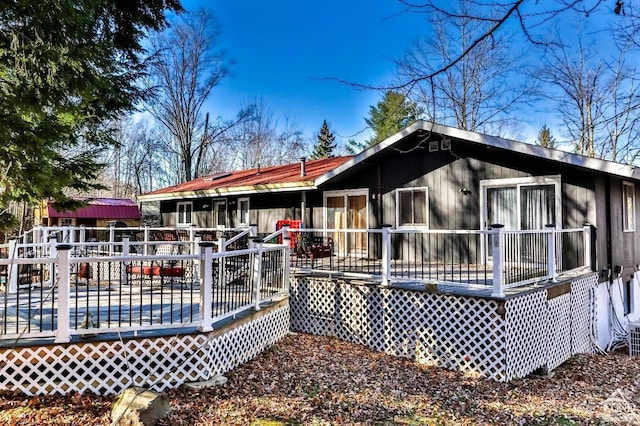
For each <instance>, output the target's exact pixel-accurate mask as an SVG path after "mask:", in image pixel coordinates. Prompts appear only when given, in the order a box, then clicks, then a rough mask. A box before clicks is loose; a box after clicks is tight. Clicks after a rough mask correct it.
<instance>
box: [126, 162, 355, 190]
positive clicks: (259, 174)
mask: <svg viewBox="0 0 640 426" xmlns="http://www.w3.org/2000/svg"><path fill="white" fill-rule="evenodd" d="M351 158H352V156H344V157H332V158H327V159H322V160H309V161H306V162H305V171H306V173H305V175H304V176H301V162H300V161H299V162H296V163H291V164H284V165H280V166H271V167H261V168H253V169H248V170H238V171H234V172H227V173H216V174H214V175H209V176H204V177H201V178H197V179H193V180H191V181H188V182H184V183H180V184H178V185H173V186H169V187H167V188H162V189H158V190H156V191H152V192H148V193H146V194H144V195H141V196H140V197H139V198H138V199H139V200H140V201H155V200H166V199H175V198H193V197H202V196H210V197H216V196H224V195H242V194H255V193H260V192H282V191H299V190H309V189H316V187H315V185H314V182H315V180H316V179H317V178H318V177H320V176H323V175H325V174H326V173H328V172H329V171H331V170H333V169H335V168H336V167H338V166H340V165H341V164H343V163H345V162H347V161H349V160H350V159H351Z"/></svg>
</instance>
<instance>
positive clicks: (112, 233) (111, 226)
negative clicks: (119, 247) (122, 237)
mask: <svg viewBox="0 0 640 426" xmlns="http://www.w3.org/2000/svg"><path fill="white" fill-rule="evenodd" d="M115 241H116V225H115V223H110V224H109V256H113V243H114V242H115Z"/></svg>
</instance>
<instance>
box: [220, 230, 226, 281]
mask: <svg viewBox="0 0 640 426" xmlns="http://www.w3.org/2000/svg"><path fill="white" fill-rule="evenodd" d="M226 244H227V240H226V238H224V237H220V238H218V253H224V252H226V251H227V246H226ZM219 260H220V263H219V266H218V285H220V286H224V285H226V283H225V282H224V277H225V276H226V271H225V269H226V266H225V260H226V258H225V257H220V258H219Z"/></svg>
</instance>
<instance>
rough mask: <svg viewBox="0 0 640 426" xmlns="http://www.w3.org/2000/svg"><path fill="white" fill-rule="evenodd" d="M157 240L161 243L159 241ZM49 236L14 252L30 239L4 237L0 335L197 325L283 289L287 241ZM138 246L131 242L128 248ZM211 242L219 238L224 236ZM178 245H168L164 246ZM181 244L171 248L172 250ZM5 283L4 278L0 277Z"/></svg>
mask: <svg viewBox="0 0 640 426" xmlns="http://www.w3.org/2000/svg"><path fill="white" fill-rule="evenodd" d="M162 243H165V246H166V242H162ZM162 243H161V242H147V243H145V242H137V243H135V244H133V243H131V242H130V241H129V240H128V239H127V238H124V241H122V242H120V243H100V242H96V243H76V244H52V245H51V246H50V247H48V248H49V251H48V252H47V253H46V256H44V255H43V256H38V257H35V256H33V257H24V256H18V255H17V253H18V252H19V251H22V254H24V250H25V249H27V247H29V246H33V244H28V245H24V244H18V243H16V242H13V243H12V244H11V245H9V246H8V247H4V248H5V249H8V250H14V252H15V253H16V255H13V256H7V258H4V259H0V270H4V271H5V273H6V275H5V276H4V279H5V289H4V290H5V291H3V292H1V293H0V339H16V340H17V339H21V338H27V337H30V338H33V337H39V338H47V337H48V338H50V337H53V338H55V342H68V341H70V339H71V338H72V337H73V336H82V335H87V334H91V335H93V334H99V333H121V332H135V333H137V332H141V331H149V330H158V329H167V328H176V327H179V328H182V327H197V328H198V329H199V330H201V331H208V330H211V329H212V328H211V326H212V324H213V323H214V322H216V321H220V320H223V319H225V318H228V317H231V316H235V315H237V314H238V313H239V312H241V311H244V310H247V309H250V308H253V309H256V310H258V309H260V305H261V304H262V303H264V302H265V301H268V300H272V299H274V298H276V297H280V296H281V295H284V294H286V293H287V291H288V285H289V262H288V259H289V247H288V245H272V244H262V243H260V242H251V244H250V247H249V248H247V249H242V250H234V251H220V252H214V247H215V246H216V244H215V243H214V242H210V241H207V242H200V243H198V244H196V245H194V244H192V243H189V242H171V244H170V245H169V246H168V247H163V248H164V249H167V248H168V250H166V251H165V252H163V253H160V251H159V250H155V254H145V253H146V252H147V251H151V250H147V249H148V247H150V246H157V248H158V249H159V248H160V245H162ZM140 244H142V245H143V246H144V248H143V249H142V250H140V251H135V252H134V251H132V248H134V247H140ZM218 245H221V246H222V247H224V246H225V242H224V240H222V241H219V242H218ZM174 247H175V248H177V250H173V248H174ZM181 248H182V249H183V251H180V250H179V249H181ZM7 284H8V285H7Z"/></svg>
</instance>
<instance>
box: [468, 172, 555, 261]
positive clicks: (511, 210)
mask: <svg viewBox="0 0 640 426" xmlns="http://www.w3.org/2000/svg"><path fill="white" fill-rule="evenodd" d="M480 188H481V192H482V194H483V208H482V212H481V214H482V220H481V223H482V224H483V229H489V228H490V227H491V225H492V224H497V223H499V224H502V225H504V229H505V230H523V231H524V230H536V229H545V228H546V226H547V225H549V224H551V225H554V226H556V227H559V226H560V225H561V215H560V206H561V203H560V178H559V177H555V176H551V177H535V178H516V179H492V180H486V181H481V182H480ZM543 240H544V239H543V238H540V237H539V236H533V235H522V236H521V237H520V238H519V239H518V241H516V240H515V239H512V240H511V241H510V243H511V244H512V246H513V247H511V248H512V249H513V251H512V255H513V256H514V257H518V258H526V259H528V258H531V259H533V258H534V257H537V254H536V253H541V252H543V251H544V248H543V247H539V246H541V245H542V244H544V241H543ZM490 247H491V238H488V244H487V246H486V252H487V255H488V257H491V252H490V249H489V248H490ZM534 260H535V259H534Z"/></svg>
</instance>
